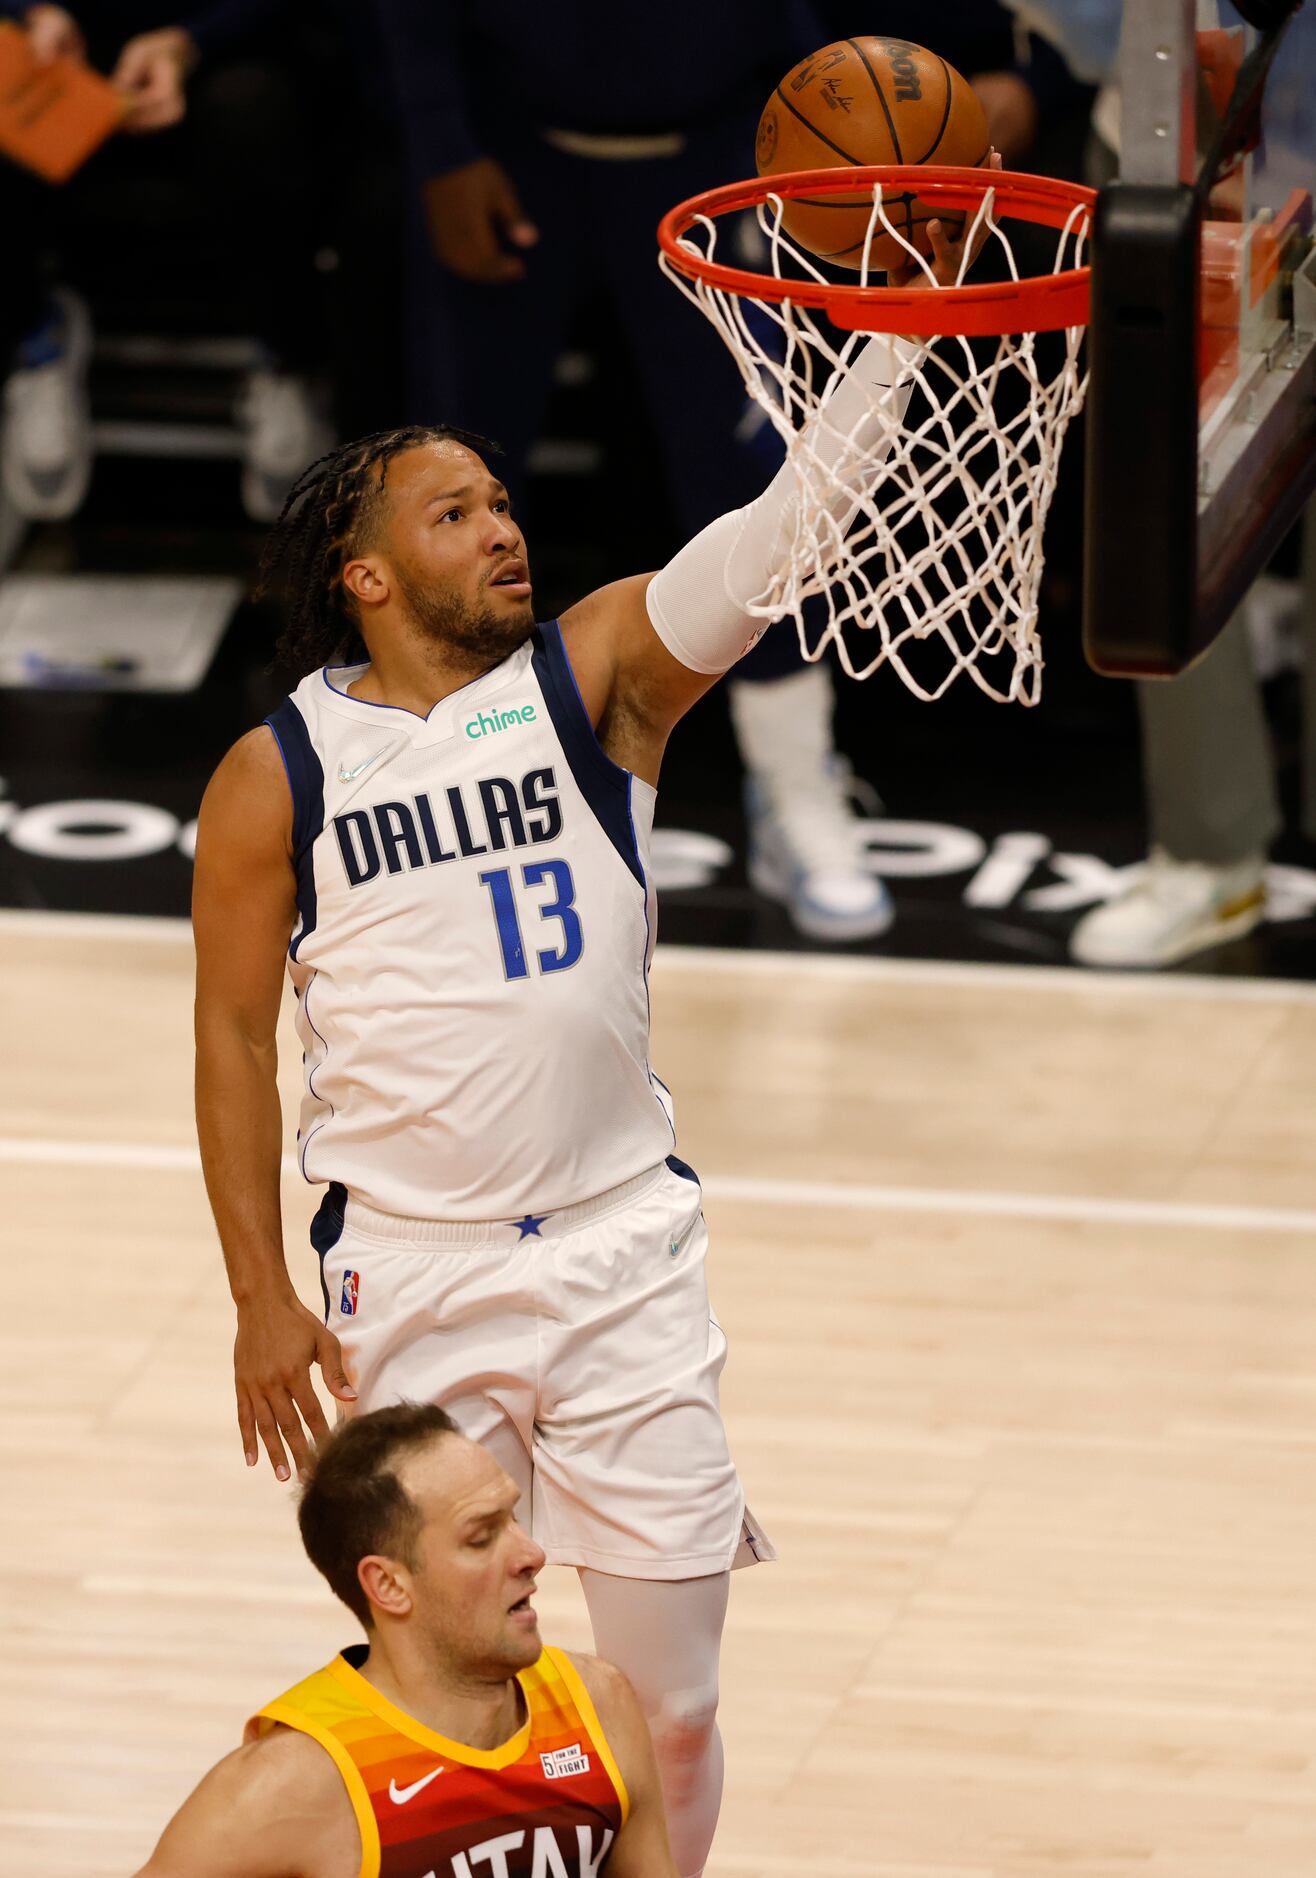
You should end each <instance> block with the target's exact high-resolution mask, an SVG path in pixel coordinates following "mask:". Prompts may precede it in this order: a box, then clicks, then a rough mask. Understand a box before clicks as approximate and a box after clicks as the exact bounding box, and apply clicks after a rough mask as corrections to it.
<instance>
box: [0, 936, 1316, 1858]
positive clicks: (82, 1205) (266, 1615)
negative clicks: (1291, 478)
mask: <svg viewBox="0 0 1316 1878" xmlns="http://www.w3.org/2000/svg"><path fill="white" fill-rule="evenodd" d="M0 966H2V969H0V1006H2V1007H3V1030H2V1033H0V1034H3V1037H4V1050H5V1069H6V1073H5V1076H4V1079H3V1083H2V1084H0V1169H2V1178H3V1184H4V1192H5V1202H4V1206H3V1209H2V1212H0V1231H2V1232H3V1239H4V1245H3V1260H4V1263H3V1271H4V1274H5V1280H6V1305H7V1309H6V1326H7V1336H6V1339H5V1351H4V1364H3V1368H2V1369H0V1401H3V1407H4V1418H3V1432H2V1433H0V1442H2V1443H3V1449H4V1469H5V1475H4V1477H5V1495H4V1501H5V1511H6V1515H7V1517H6V1520H5V1532H4V1537H3V1541H2V1542H0V1543H2V1545H3V1553H2V1555H0V1592H2V1594H3V1600H2V1601H3V1611H4V1619H3V1622H4V1628H5V1638H4V1642H3V1662H4V1669H5V1674H4V1676H3V1695H2V1696H0V1728H2V1729H3V1740H4V1744H5V1747H4V1754H3V1757H2V1758H0V1835H2V1836H3V1844H4V1848H5V1850H4V1855H3V1859H0V1864H2V1865H3V1868H4V1870H5V1871H6V1872H11V1873H13V1874H14V1878H74V1875H75V1874H76V1878H111V1875H112V1874H113V1875H114V1878H123V1875H124V1874H126V1873H128V1872H131V1871H132V1870H133V1869H135V1867H136V1865H137V1863H138V1862H139V1861H140V1860H141V1859H142V1858H143V1857H144V1856H145V1854H146V1852H147V1850H148V1848H149V1846H150V1844H151V1843H152V1842H153V1839H154V1836H155V1834H156V1832H157V1830H158V1828H159V1826H160V1825H161V1824H162V1822H163V1821H164V1819H165V1817H166V1816H167V1815H168V1813H169V1812H170V1811H171V1810H172V1808H173V1807H174V1805H175V1804H176V1803H177V1802H178V1800H179V1799H180V1798H181V1797H182V1795H183V1794H184V1792H185V1791H186V1790H187V1789H188V1788H189V1787H190V1785H191V1784H192V1782H193V1781H194V1779H195V1778H196V1777H197V1776H198V1775H199V1774H200V1772H201V1771H202V1770H203V1768H204V1767H205V1766H206V1765H208V1764H209V1762H210V1761H212V1760H213V1759H215V1758H216V1757H218V1756H219V1755H220V1754H221V1753H222V1752H224V1751H225V1750H226V1749H227V1748H228V1746H229V1745H230V1744H232V1743H233V1742H234V1741H236V1739H237V1737H238V1733H239V1730H240V1727H241V1723H242V1720H243V1717H244V1716H245V1715H246V1714H247V1713H248V1712H249V1710H250V1709H251V1708H252V1707H253V1706H255V1705H256V1704H258V1703H259V1701H261V1700H262V1699H263V1698H265V1697H267V1696H269V1695H271V1694H273V1693H275V1692H276V1691H277V1690H279V1689H280V1688H282V1687H283V1686H284V1685H286V1684H287V1683H288V1682H289V1681H291V1680H292V1679H294V1678H295V1677H297V1676H299V1675H301V1674H303V1673H305V1672H306V1671H307V1670H308V1669H309V1668H311V1667H312V1666H314V1665H315V1664H317V1663H318V1662H320V1661H322V1660H324V1659H325V1658H326V1657H327V1656H328V1655H329V1654H331V1653H332V1651H333V1650H334V1649H335V1648H336V1647H338V1646H339V1645H340V1644H341V1643H343V1642H346V1641H348V1640H350V1639H351V1637H352V1635H353V1626H352V1624H351V1622H350V1621H349V1620H348V1619H347V1617H346V1615H345V1614H341V1613H339V1612H338V1610H337V1609H336V1607H335V1606H334V1605H333V1603H332V1601H331V1599H330V1598H329V1595H328V1593H327V1592H326V1591H324V1590H323V1589H322V1588H321V1586H320V1584H319V1581H318V1580H317V1579H316V1578H315V1577H314V1575H313V1574H312V1572H311V1570H310V1568H309V1566H307V1565H306V1564H305V1562H304V1560H303V1559H302V1557H301V1554H300V1551H299V1549H298V1547H297V1545H296V1542H295V1537H294V1531H293V1526H292V1520H291V1514H290V1509H289V1506H288V1495H287V1491H286V1489H281V1488H279V1487H278V1486H277V1484H276V1483H275V1482H274V1481H273V1480H272V1478H271V1477H270V1476H269V1474H268V1472H267V1471H265V1470H264V1469H262V1471H261V1472H259V1473H258V1474H255V1475H252V1474H248V1473H247V1472H246V1471H245V1470H244V1468H243V1467H242V1464H241V1459H240V1455H239V1452H238V1445H237V1439H236V1435H235V1433H234V1430H233V1427H232V1418H231V1399H230V1384H229V1368H228V1361H229V1346H230V1339H231V1316H230V1308H229V1304H228V1300H227V1294H226V1292H225V1290H224V1286H223V1282H222V1278H221V1273H220V1264H219V1259H218V1254H217V1250H216V1247H215V1244H214V1240H213V1235H212V1230H211V1226H210V1222H209V1219H208V1215H207V1211H206V1206H205V1200H204V1197H203V1194H202V1190H201V1183H200V1179H199V1175H198V1173H197V1170H196V1168H195V1165H194V1163H193V1159H192V1149H191V1142H192V1124H191V1115H190V1093H189V1070H188V1023H189V999H190V969H189V954H188V950H187V944H186V939H185V936H184V935H183V933H182V932H181V931H180V930H179V929H177V928H174V927H171V926H168V925H159V926H145V925H144V924H138V923H136V922H131V921H123V922H119V923H109V922H97V921H89V922H78V921H76V920H57V919H45V918H41V917H36V918H32V919H25V918H24V916H21V915H20V916H11V917H8V918H6V919H3V920H0ZM654 1011H655V1028H656V1041H655V1062H656V1064H657V1065H658V1067H659V1069H660V1070H661V1072H662V1073H663V1075H664V1076H665V1078H666V1079H667V1080H668V1081H669V1082H670V1083H671V1084H672V1086H673V1088H674V1089H675V1091H676V1096H677V1102H678V1110H679V1114H680V1118H681V1125H682V1151H683V1152H684V1154H685V1155H686V1156H687V1158H688V1159H689V1160H691V1161H692V1162H693V1163H694V1164H695V1166H697V1167H698V1168H699V1169H700V1170H701V1172H702V1173H703V1175H704V1177H705V1180H706V1184H707V1189H708V1213H709V1218H710V1224H711V1228H712V1234H713V1248H714V1251H713V1267H712V1282H713V1287H714V1295H715V1299H716V1302H717V1305H718V1309H719V1312H720V1314H721V1316H722V1318H723V1319H724V1321H725V1322H726V1324H727V1326H728V1329H729V1332H730V1335H731V1361H730V1364H729V1367H728V1370H727V1374H726V1379H725V1403H726V1409H727V1414H728V1419H729V1421H730V1425H731V1429H732V1434H733V1438H734V1444H735V1448H736V1451H737V1454H738V1458H739V1460H740V1463H741V1467H742V1470H743V1473H744V1475H745V1478H746V1480H747V1482H748V1485H749V1489H750V1493H751V1497H752V1500H753V1503H754V1506H755V1510H756V1511H757V1512H758V1514H759V1515H760V1517H761V1518H762V1519H763V1520H764V1521H765V1523H766V1524H767V1525H768V1526H769V1528H770V1529H771V1530H772V1532H773V1535H774V1537H775V1538H776V1540H777V1543H778V1545H779V1547H780V1551H781V1560H780V1563H778V1564H777V1565H775V1566H771V1567H766V1568H761V1569H758V1570H755V1571H751V1572H748V1573H744V1574H741V1575H740V1576H739V1578H738V1579H737V1582H736V1584H735V1588H734V1595H733V1600H732V1613H731V1619H730V1625H729V1631H728V1637H727V1646H726V1655H725V1670H724V1678H723V1688H724V1711H723V1714H724V1725H725V1733H726V1737H727V1749H728V1787H727V1801H726V1807H725V1812H724V1816H723V1824H722V1828H721V1831H720V1835H719V1838H718V1843H717V1846H716V1849H715V1852H714V1855H713V1859H712V1861H711V1864H710V1867H709V1878H747V1875H750V1874H756V1875H761V1878H777V1875H778V1874H782V1875H785V1874H799V1878H1057V1875H1058V1874H1082V1878H1125V1875H1127V1878H1135V1875H1136V1878H1311V1873H1312V1872H1313V1871H1314V1870H1316V1808H1313V1804H1312V1792H1313V1787H1312V1774H1313V1762H1314V1761H1316V1606H1314V1603H1313V1594H1312V1580H1313V1565H1314V1564H1316V1500H1314V1499H1313V1495H1312V1491H1311V1482H1312V1470H1313V1463H1314V1462H1316V1377H1314V1376H1313V1366H1312V1361H1311V1352H1312V1348H1313V1333H1314V1331H1316V1159H1314V1158H1313V1155H1312V1151H1311V1144H1312V1141H1313V1139H1316V1069H1314V1068H1313V1065H1316V994H1314V993H1313V992H1312V991H1311V990H1310V989H1304V988H1302V987H1297V986H1289V985H1285V984H1268V985H1254V984H1250V983H1242V984H1239V983H1231V984H1229V985H1225V986H1222V985H1217V984H1213V983H1211V982H1208V981H1203V980H1200V979H1193V980H1159V981H1146V980H1134V981H1120V980H1116V979H1111V978H1104V977H1097V976H1080V975H1076V974H1061V973H1047V972H1030V971H1028V970H1024V969H1007V970H992V969H990V968H965V969H957V968H944V967H943V968H938V967H926V966H901V965H895V964H892V965H887V964H882V963H876V962H872V961H847V960H837V961H830V960H829V961H802V960H801V959H799V958H785V959H774V958H772V957H757V958H754V959H752V960H746V959H744V958H742V957H738V956H736V955H730V954H708V953H674V952H669V953H666V954H660V956H659V961H658V964H657V966H656V968H655V974H654ZM290 1071H291V1073H290V1076H289V1080H288V1085H287V1086H288V1088H289V1090H290V1091H291V1089H292V1088H293V1087H294V1085H295V1076H296V1057H295V1053H292V1054H291V1056H290ZM286 1201H287V1213H288V1222H289V1243H290V1246H291V1247H292V1248H293V1252H294V1263H295V1266H296V1270H297V1272H298V1274H299V1276H300V1279H301V1281H302V1283H303V1286H304V1289H305V1291H306V1293H307V1295H308V1296H310V1295H313V1293H314V1278H313V1275H312V1270H311V1261H310V1258H309V1254H307V1255H303V1256H300V1257H298V1256H297V1247H298V1246H299V1244H301V1243H304V1241H303V1238H302V1235H303V1229H304V1226H305V1223H306V1220H307V1218H308V1216H309V1212H310V1207H311V1199H310V1196H309V1195H308V1193H307V1192H306V1191H305V1190H304V1189H303V1188H302V1187H301V1185H300V1183H299V1182H298V1181H297V1180H296V1179H295V1178H293V1179H290V1180H289V1181H288V1182H287V1185H286ZM539 1602H540V1607H541V1611H542V1613H543V1617H544V1629H545V1632H546V1634H547V1635H548V1636H550V1637H551V1638H555V1639H557V1640H560V1641H563V1642H566V1643H568V1644H572V1643H576V1644H582V1645H583V1644H585V1643H586V1642H587V1634H588V1633H587V1630H586V1628H585V1625H584V1622H583V1617H582V1610H581V1606H580V1604H579V1601H578V1597H577V1594H576V1591H575V1586H574V1580H573V1579H572V1577H571V1575H570V1574H569V1573H549V1574H546V1576H545V1581H544V1588H543V1591H542V1593H541V1597H540V1600H539Z"/></svg>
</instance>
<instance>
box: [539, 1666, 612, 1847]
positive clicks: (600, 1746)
mask: <svg viewBox="0 0 1316 1878" xmlns="http://www.w3.org/2000/svg"><path fill="white" fill-rule="evenodd" d="M544 1647H545V1649H546V1650H547V1652H548V1654H549V1656H550V1657H551V1658H552V1660H553V1662H554V1663H555V1664H556V1665H557V1668H558V1670H559V1672H560V1673H561V1676H562V1680H563V1682H565V1683H566V1685H567V1688H568V1689H569V1690H570V1691H571V1699H572V1701H573V1702H574V1703H575V1705H576V1707H577V1709H578V1710H579V1711H580V1719H581V1720H582V1721H583V1722H584V1724H585V1726H586V1728H588V1729H589V1735H590V1740H591V1741H592V1742H593V1743H594V1746H595V1748H596V1749H597V1750H598V1756H599V1759H600V1760H601V1761H602V1762H603V1765H604V1767H605V1768H606V1769H607V1773H608V1778H609V1780H610V1781H611V1782H612V1784H613V1787H614V1788H615V1790H616V1794H617V1799H618V1802H619V1804H620V1806H621V1823H622V1825H623V1826H624V1825H625V1824H626V1821H627V1820H628V1819H629V1818H630V1816H631V1796H630V1794H629V1793H628V1792H627V1791H626V1782H625V1781H624V1780H623V1779H622V1776H621V1768H620V1767H618V1765H617V1757H616V1755H615V1754H614V1753H613V1751H612V1749H611V1747H610V1746H609V1744H608V1737H607V1735H606V1734H605V1733H604V1732H603V1724H602V1722H601V1721H600V1720H599V1712H598V1710H597V1709H596V1708H595V1706H594V1702H593V1698H592V1697H591V1695H590V1692H589V1690H588V1689H587V1688H586V1687H585V1682H584V1678H583V1677H582V1676H581V1673H580V1671H579V1670H578V1669H577V1668H576V1665H575V1664H574V1663H573V1662H572V1660H571V1658H570V1657H569V1656H568V1655H567V1653H566V1651H565V1650H559V1649H556V1648H554V1646H553V1645H551V1644H546V1645H545V1646H544Z"/></svg>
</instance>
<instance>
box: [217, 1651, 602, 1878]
mask: <svg viewBox="0 0 1316 1878" xmlns="http://www.w3.org/2000/svg"><path fill="white" fill-rule="evenodd" d="M367 1654H368V1652H367V1649H366V1646H365V1645H364V1644H361V1645H358V1646H357V1647H355V1648H353V1649H350V1650H344V1651H343V1653H342V1655H341V1656H336V1657H335V1658H334V1660H333V1662H332V1663H329V1664H327V1665H326V1667H325V1668H324V1669H321V1670H317V1671H316V1673H315V1675H313V1676H308V1677H307V1678H306V1680H305V1681H304V1682H299V1683H298V1684H297V1685H296V1686H295V1687H294V1688H292V1689H289V1690H288V1691H287V1693H286V1694H285V1695H281V1696H280V1697H279V1698H278V1700H277V1701H274V1702H270V1703H267V1704H266V1706H265V1707H264V1708H263V1709H261V1711H260V1713H259V1714H258V1715H256V1716H254V1717H253V1718H252V1720H251V1721H250V1722H248V1724H247V1735H246V1738H247V1740H249V1741H251V1740H255V1739H258V1738H259V1736H261V1735H262V1734H266V1733H268V1732H269V1730H270V1729H271V1728H273V1727H274V1726H275V1725H276V1724H279V1723H282V1724H283V1725H284V1726H285V1727H287V1728H296V1729H299V1730H300V1731H301V1733H303V1734H307V1735H310V1736H311V1737H312V1738H313V1739H314V1740H316V1741H318V1742H319V1743H320V1745H321V1746H322V1747H323V1748H325V1749H326V1750H327V1751H328V1752H329V1754H331V1755H332V1756H333V1759H334V1762H335V1764H336V1765H337V1767H338V1771H339V1773H340V1774H341V1775H342V1777H343V1782H344V1785H345V1786H346V1788H347V1792H348V1797H349V1798H350V1799H351V1802H352V1810H353V1811H354V1813H355V1814H356V1819H357V1824H358V1826H359V1827H360V1830H361V1878H596V1874H598V1873H599V1872H600V1871H601V1870H602V1869H603V1866H604V1865H605V1863H606V1861H607V1857H608V1854H609V1852H610V1851H611V1849H612V1843H613V1840H614V1839H615V1838H616V1836H617V1834H618V1832H619V1831H620V1830H621V1828H622V1826H623V1825H624V1824H625V1821H626V1815H627V1812H628V1810H629V1804H630V1803H629V1801H628V1799H627V1797H626V1786H625V1783H624V1781H623V1780H622V1777H621V1772H620V1769H619V1768H618V1766H617V1763H616V1760H615V1759H614V1757H613V1754H612V1750H611V1748H610V1747H609V1746H608V1743H607V1739H606V1737H605V1735H604V1733H603V1730H602V1728H601V1727H600V1725H599V1718H598V1715H597V1714H596V1713H595V1710H594V1704H593V1703H592V1702H591V1700H590V1698H589V1692H588V1690H587V1689H586V1688H585V1685H584V1683H583V1682H582V1681H581V1679H580V1676H579V1675H578V1673H577V1672H576V1670H575V1668H574V1667H573V1665H572V1663H571V1661H570V1659H569V1658H568V1657H567V1655H566V1653H565V1652H564V1651H562V1650H554V1649H548V1648H545V1650H544V1651H543V1654H542V1655H541V1656H540V1658H539V1661H538V1662H537V1663H535V1664H534V1665H533V1667H532V1668H530V1669H526V1670H522V1672H521V1673H520V1675H519V1676H518V1677H517V1681H518V1682H519V1683H520V1685H521V1692H522V1695H523V1696H524V1698H525V1708H526V1719H525V1722H524V1724H523V1726H522V1727H521V1728H520V1729H518V1731H517V1733H516V1734H514V1735H513V1736H512V1738H511V1740H510V1741H505V1742H504V1743H503V1745H502V1746H501V1747H498V1748H491V1749H489V1750H488V1751H484V1750H481V1749H479V1748H468V1747H465V1746H463V1745H462V1743H461V1742H459V1741H449V1740H446V1739H445V1738H444V1736H442V1735H439V1734H435V1733H434V1732H433V1730H432V1729H429V1728H425V1727H423V1726H422V1725H421V1724H420V1723H419V1722H418V1721H414V1720H413V1719H412V1717H411V1716H410V1715H406V1714H404V1713H403V1711H402V1710H401V1709H399V1708H395V1707H394V1706H393V1704H392V1703H391V1702H389V1701H386V1700H385V1698H384V1697H383V1696H382V1695H381V1694H380V1693H379V1691H378V1690H377V1689H375V1688H373V1687H372V1686H371V1684H370V1683H368V1682H367V1681H366V1679H365V1677H364V1676H362V1675H361V1674H360V1673H359V1665H361V1664H362V1663H364V1661H365V1659H366V1656H367Z"/></svg>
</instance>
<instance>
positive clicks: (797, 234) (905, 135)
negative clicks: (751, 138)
mask: <svg viewBox="0 0 1316 1878" xmlns="http://www.w3.org/2000/svg"><path fill="white" fill-rule="evenodd" d="M990 141H991V140H990V138H989V136H988V133H987V115H986V113H985V111H984V110H983V108H982V105H981V104H980V103H979V102H978V98H977V95H976V94H975V92H974V91H973V89H972V87H971V86H970V85H969V83H968V80H967V79H964V78H961V76H960V74H959V73H958V72H957V71H956V70H955V68H954V67H953V66H951V65H947V63H946V61H945V59H942V58H938V56H937V54H936V53H935V52H928V51H926V50H925V49H924V48H923V47H922V46H915V45H911V44H910V43H909V41H908V40H907V39H881V38H878V37H876V36H875V35H873V34H865V35H864V36H863V37H861V38H859V39H838V40H837V41H836V43H835V44H834V45H830V46H824V47H823V48H822V51H821V52H815V53H813V54H812V55H811V56H810V57H809V58H807V59H802V60H801V61H800V63H799V64H798V65H797V66H796V67H795V68H794V70H793V71H790V72H787V74H786V76H785V78H783V79H782V81H781V83H780V84H779V85H778V86H777V89H776V90H775V91H774V92H773V94H772V96H771V97H770V98H769V99H768V102H767V104H766V105H765V106H764V109H763V115H762V117H761V118H760V119H759V128H758V138H757V141H756V145H755V156H756V158H757V161H758V170H759V175H760V176H780V175H782V174H784V173H785V172H786V171H788V170H817V169H843V168H845V167H846V166H848V165H859V164H866V163H920V164H921V163H944V164H959V165H963V166H970V167H976V166H977V165H978V164H980V163H985V162H986V161H987V157H988V154H989V149H990ZM883 206H884V208H885V210H886V213H887V215H888V216H889V217H890V219H891V221H892V223H893V224H894V226H895V227H897V228H898V229H899V230H900V232H901V234H902V235H903V236H904V237H905V239H906V240H907V241H910V242H912V243H913V245H914V246H915V247H916V248H917V249H918V250H919V252H920V253H921V254H927V253H928V252H929V249H930V246H931V244H930V243H929V241H928V238H927V224H928V223H929V222H930V221H937V220H940V221H942V222H944V223H945V224H946V225H947V227H948V228H954V227H956V226H958V225H959V224H960V223H961V222H962V220H963V218H962V217H959V218H957V217H954V216H947V215H946V213H945V211H944V210H938V209H937V208H936V207H934V206H932V205H931V204H929V203H927V202H923V201H921V200H920V199H919V197H918V196H917V195H915V194H914V193H913V192H912V191H910V192H909V193H906V194H900V195H891V194H890V193H888V194H886V195H885V196H884V197H883ZM872 207H873V200H872V196H871V195H870V194H860V195H836V196H815V197H808V196H806V197H801V198H799V199H797V200H796V201H794V202H788V203H787V204H786V209H785V214H784V215H783V217H782V222H783V225H784V226H785V229H786V232H787V233H788V234H789V235H792V236H793V237H794V239H795V240H796V241H798V242H799V244H800V246H801V247H802V248H807V249H808V250H809V252H810V253H811V254H816V255H818V256H819V258H820V259H822V260H824V261H834V262H836V263H837V264H838V265H839V266H841V267H856V268H857V267H860V266H862V264H863V252H864V236H865V234H866V233H867V230H868V218H869V216H870V214H871V213H872ZM868 258H869V266H870V267H873V268H881V269H883V270H884V271H885V270H887V269H890V268H893V267H901V266H903V265H904V264H905V263H906V262H908V260H909V256H908V254H906V252H905V250H904V249H903V248H902V247H901V246H900V244H899V242H898V241H894V240H893V239H892V238H891V236H890V235H887V234H883V233H882V232H881V228H880V225H878V227H877V232H876V233H875V234H874V237H873V243H872V247H871V248H870V250H869V257H868Z"/></svg>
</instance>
